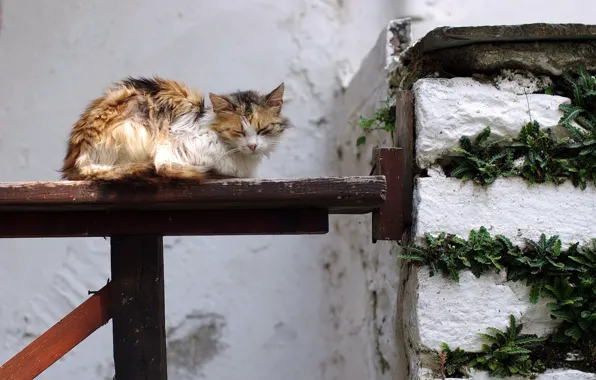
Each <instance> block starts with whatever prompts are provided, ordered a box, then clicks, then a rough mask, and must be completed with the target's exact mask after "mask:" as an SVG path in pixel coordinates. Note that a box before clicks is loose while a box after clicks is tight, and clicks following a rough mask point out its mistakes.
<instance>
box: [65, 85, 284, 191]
mask: <svg viewBox="0 0 596 380" xmlns="http://www.w3.org/2000/svg"><path fill="white" fill-rule="evenodd" d="M283 93H284V83H283V82H282V83H281V84H280V85H279V86H278V87H276V88H275V89H274V90H273V91H271V92H269V93H268V94H261V93H259V92H257V91H253V90H247V91H240V90H239V91H236V92H232V93H230V94H226V95H215V94H213V93H209V99H210V101H211V107H206V106H205V102H204V97H203V95H202V94H201V93H200V92H199V91H197V90H191V89H189V88H188V87H187V86H186V85H185V84H183V83H180V82H178V81H175V80H171V79H163V78H161V77H159V76H154V77H152V78H146V77H137V78H134V77H128V78H126V79H124V80H121V81H120V82H116V83H115V84H114V85H112V86H111V87H110V88H108V90H107V91H106V92H105V93H104V94H103V95H102V96H101V97H99V98H97V99H95V100H93V101H92V102H91V103H90V104H89V105H88V106H87V108H86V109H85V111H84V112H83V113H82V115H81V116H80V118H79V120H78V121H77V122H76V123H75V125H74V127H73V128H72V130H71V133H70V138H69V142H68V149H67V152H66V156H65V158H64V162H63V167H62V169H61V170H60V172H61V173H62V175H61V178H62V179H63V180H103V181H122V180H148V181H152V180H158V179H161V180H170V179H174V180H190V181H198V182H202V181H203V180H205V179H206V178H207V177H208V175H209V174H214V175H215V176H222V177H235V178H250V177H254V175H255V172H256V169H257V168H258V166H259V164H260V162H261V161H262V160H263V158H264V157H268V156H269V155H270V154H271V153H272V152H273V151H274V150H275V148H276V147H277V145H278V143H279V142H280V138H281V136H282V135H283V133H284V131H285V130H286V129H288V128H289V127H291V123H290V121H289V119H288V118H287V117H286V116H284V115H282V113H281V111H282V107H283Z"/></svg>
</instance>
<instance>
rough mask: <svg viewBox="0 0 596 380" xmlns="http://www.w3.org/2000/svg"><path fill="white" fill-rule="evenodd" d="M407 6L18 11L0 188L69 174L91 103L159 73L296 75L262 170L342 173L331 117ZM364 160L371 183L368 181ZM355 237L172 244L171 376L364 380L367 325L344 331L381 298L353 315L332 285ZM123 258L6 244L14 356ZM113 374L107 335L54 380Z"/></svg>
mask: <svg viewBox="0 0 596 380" xmlns="http://www.w3.org/2000/svg"><path fill="white" fill-rule="evenodd" d="M396 6H397V2H395V1H389V0H384V1H375V2H372V3H371V2H369V1H364V0H348V1H331V0H300V1H272V0H261V1H251V2H244V3H242V2H238V1H231V0H225V1H211V2H209V1H200V2H197V1H190V0H176V1H170V2H167V5H166V3H164V2H163V1H157V0H150V1H132V0H130V1H75V0H66V1H61V2H59V3H57V2H54V1H38V2H36V3H35V5H34V6H33V5H32V4H30V3H28V4H26V3H24V2H19V1H3V3H2V16H1V17H2V20H1V22H0V24H1V25H2V30H1V31H0V52H1V53H0V72H1V73H2V75H1V76H0V126H1V127H0V158H1V159H0V178H1V180H2V181H25V180H28V181H30V180H53V179H57V178H58V173H57V172H56V170H57V169H58V168H59V167H60V163H61V159H62V157H63V152H64V149H65V142H66V138H67V135H68V132H69V128H70V126H71V125H72V123H73V122H74V120H75V119H76V118H77V116H78V114H79V113H80V112H81V111H82V109H83V107H84V106H85V105H86V103H87V102H88V101H89V100H91V99H92V98H93V97H95V96H97V95H99V94H100V92H101V90H102V89H103V88H104V87H105V86H107V85H108V84H109V83H110V82H112V81H114V80H117V79H120V78H121V77H123V76H127V75H153V74H159V75H161V76H165V77H172V78H176V79H179V80H182V81H185V82H187V83H188V84H189V85H191V86H197V87H200V88H201V89H202V90H203V91H205V92H208V91H213V92H219V91H222V92H223V91H228V90H234V89H237V88H247V87H253V88H256V89H259V90H263V91H265V90H270V89H272V88H274V87H275V86H276V85H277V84H279V82H281V81H282V80H283V81H285V83H286V99H287V100H286V104H287V106H286V109H287V113H288V115H289V116H290V117H291V118H292V120H293V121H294V123H295V125H296V128H295V129H294V130H293V131H291V132H290V133H289V134H288V136H287V139H286V140H285V142H284V144H283V146H282V147H280V150H279V152H278V153H277V154H276V155H275V156H274V157H272V159H271V160H270V161H268V162H266V163H265V165H264V167H263V168H262V171H261V172H260V173H259V175H260V176H261V177H298V176H318V175H334V174H337V173H338V172H339V169H338V168H337V167H336V165H335V164H334V162H335V161H336V151H335V150H334V149H333V150H330V149H329V146H331V145H333V143H335V141H333V140H334V139H335V136H333V133H334V132H333V130H334V129H338V128H342V127H343V125H342V124H341V121H337V120H335V119H333V115H332V114H331V111H332V109H333V107H334V106H335V104H336V99H337V98H336V97H337V96H339V95H340V93H341V88H342V85H343V84H345V83H347V82H348V81H349V80H350V78H351V76H352V75H353V74H354V73H355V72H356V71H357V69H358V67H359V65H360V61H361V59H362V58H363V57H364V55H365V54H366V53H367V52H368V50H369V49H370V47H371V46H372V45H373V44H374V42H375V40H376V38H377V36H378V34H379V31H380V30H381V29H382V28H383V27H384V25H385V24H386V23H387V21H388V20H389V19H391V18H393V17H395V16H396V11H395V8H396ZM333 146H334V145H333ZM348 154H350V153H349V152H346V155H348ZM364 167H365V165H363V167H362V168H363V170H362V171H358V172H357V173H358V174H366V173H367V172H368V169H364ZM353 172H354V174H356V170H354V171H353ZM197 217H202V216H201V215H197ZM351 220H353V221H354V223H358V222H360V221H362V222H363V223H366V221H365V220H364V219H363V218H358V217H355V218H353V219H351ZM247 223H250V221H247ZM341 235H342V234H341V233H340V234H337V235H329V236H314V237H311V236H300V237H270V236H263V237H217V238H166V239H165V242H166V255H165V256H166V263H165V272H166V309H167V327H168V342H169V343H168V344H169V346H168V356H169V362H170V375H171V377H172V378H173V379H176V380H187V379H188V380H190V379H199V378H205V379H284V378H288V379H296V380H299V379H304V380H307V379H308V380H312V379H346V380H349V379H354V380H360V379H362V378H366V376H367V375H368V374H369V373H370V372H369V368H370V367H371V366H372V364H371V363H372V361H371V359H370V357H371V355H370V354H369V352H368V348H369V345H370V344H369V342H370V339H369V334H370V331H368V330H366V329H362V330H359V331H355V330H353V329H352V327H351V323H352V322H346V321H355V322H354V323H355V324H358V323H360V319H361V318H365V317H366V318H368V316H363V317H360V316H362V315H364V314H365V313H366V311H367V310H368V308H367V307H366V306H367V305H366V304H364V301H362V302H358V301H354V303H353V305H352V306H349V307H344V306H343V304H344V303H349V302H345V300H344V298H345V296H346V293H344V292H343V291H344V290H343V289H344V288H343V287H342V290H341V291H339V290H338V285H337V283H336V282H335V280H334V279H333V278H332V277H331V276H330V275H329V270H330V269H329V268H330V267H333V270H335V267H334V265H335V264H334V261H333V260H334V259H333V258H334V257H335V256H334V255H335V254H338V252H339V254H340V255H346V256H347V259H346V260H347V265H357V264H355V263H358V262H359V261H355V262H353V261H350V260H351V259H350V258H352V257H353V256H354V255H357V254H358V253H357V252H358V251H353V252H352V251H350V249H351V247H349V246H345V245H344V241H343V239H342V238H341ZM363 239H364V238H363ZM334 241H335V242H337V243H336V244H334V243H333V242H334ZM331 246H332V247H334V248H333V249H330V248H329V247H331ZM108 249H109V244H108V241H106V240H104V239H52V240H4V241H0V289H3V290H4V291H3V292H2V294H1V295H0V342H2V343H3V344H2V345H0V361H2V362H4V361H5V360H7V359H8V358H9V357H11V356H12V355H13V354H15V353H16V352H18V350H20V349H21V348H22V347H23V346H24V345H25V344H27V343H28V342H30V341H31V340H32V339H34V338H35V337H36V336H38V335H39V334H40V333H42V332H43V331H44V330H45V329H47V328H48V327H49V326H50V325H52V324H53V323H55V322H56V321H58V320H59V319H60V318H61V317H62V316H63V315H64V314H66V313H67V312H69V311H70V310H71V309H72V308H73V307H75V306H76V305H77V304H79V303H80V302H82V301H83V300H84V299H85V298H86V297H87V290H90V289H91V290H93V289H97V288H99V287H101V286H102V285H103V284H105V281H106V279H107V278H108V277H109V256H108ZM358 265H359V264H358ZM353 289H354V292H353V293H351V294H349V297H350V298H351V299H354V300H355V299H357V298H359V297H364V296H366V283H365V281H364V279H360V280H359V281H358V280H357V281H355V282H354V284H353ZM362 299H363V300H365V299H366V298H362ZM338 305H339V306H338ZM340 306H341V307H340ZM337 323H339V324H342V325H345V324H348V325H350V326H349V327H346V329H348V330H350V329H352V330H350V331H351V335H350V334H346V330H336V329H334V326H335V325H336V324H337ZM112 376H113V369H112V364H111V325H108V326H106V327H104V328H102V329H101V330H100V331H98V332H97V333H96V334H94V335H93V336H92V337H91V338H89V340H87V341H85V342H83V343H82V344H81V345H80V346H79V347H77V348H76V349H75V350H74V352H72V353H70V354H69V355H67V356H66V358H65V359H64V360H61V361H60V362H59V363H57V364H56V365H55V366H54V367H52V368H51V369H49V370H48V371H47V372H45V373H44V374H43V375H42V376H40V377H39V378H40V379H42V380H43V379H64V380H69V379H90V380H91V379H100V380H105V379H112Z"/></svg>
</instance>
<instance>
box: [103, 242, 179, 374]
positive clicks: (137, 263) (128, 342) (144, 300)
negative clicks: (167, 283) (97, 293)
mask: <svg viewBox="0 0 596 380" xmlns="http://www.w3.org/2000/svg"><path fill="white" fill-rule="evenodd" d="M111 266H112V283H111V284H110V285H111V290H112V323H113V337H114V364H115V369H116V377H115V380H166V379H167V377H168V376H167V363H166V333H165V305H164V279H163V237H162V236H157V235H120V236H112V237H111Z"/></svg>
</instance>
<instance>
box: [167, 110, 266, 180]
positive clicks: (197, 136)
mask: <svg viewBox="0 0 596 380" xmlns="http://www.w3.org/2000/svg"><path fill="white" fill-rule="evenodd" d="M209 121H210V120H209V119H208V118H207V119H203V120H201V121H200V122H193V121H191V120H189V119H185V118H184V117H183V118H181V120H177V121H176V122H175V123H173V124H172V126H171V128H170V130H171V132H172V133H171V138H172V139H173V141H172V143H173V144H172V148H173V155H174V157H175V161H178V162H181V163H185V164H189V165H193V166H196V167H198V168H199V169H200V170H201V171H208V170H214V171H215V172H217V173H218V174H221V175H227V176H233V177H240V178H247V177H254V176H255V173H256V170H257V167H258V166H259V164H260V163H261V161H262V156H260V155H254V156H252V155H246V154H242V153H240V152H238V151H237V150H236V149H233V148H232V147H230V146H229V145H227V144H225V143H224V142H223V141H221V139H220V138H219V137H218V135H217V133H216V132H214V131H213V130H211V129H210V128H209V126H208V123H209Z"/></svg>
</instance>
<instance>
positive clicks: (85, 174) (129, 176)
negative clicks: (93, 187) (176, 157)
mask: <svg viewBox="0 0 596 380" xmlns="http://www.w3.org/2000/svg"><path fill="white" fill-rule="evenodd" d="M155 178H156V174H155V167H154V166H153V164H152V163H150V162H135V163H130V164H124V165H114V166H103V165H101V166H100V165H81V166H78V167H77V168H76V170H75V171H74V172H72V171H71V172H70V173H69V176H68V178H67V179H69V180H75V181H119V182H120V181H135V182H139V181H141V182H142V181H147V182H154V181H155Z"/></svg>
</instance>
